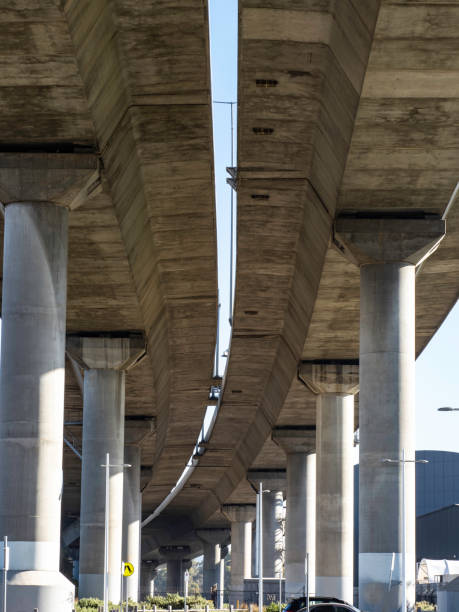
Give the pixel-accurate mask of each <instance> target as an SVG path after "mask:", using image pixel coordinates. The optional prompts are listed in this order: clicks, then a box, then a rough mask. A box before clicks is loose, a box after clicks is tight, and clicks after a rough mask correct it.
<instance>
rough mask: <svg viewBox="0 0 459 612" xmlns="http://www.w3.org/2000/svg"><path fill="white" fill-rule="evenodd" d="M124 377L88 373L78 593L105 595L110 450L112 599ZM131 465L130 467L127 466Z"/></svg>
mask: <svg viewBox="0 0 459 612" xmlns="http://www.w3.org/2000/svg"><path fill="white" fill-rule="evenodd" d="M124 378H125V373H124V372H122V371H117V370H109V369H97V370H96V369H94V370H87V371H86V372H85V376H84V407H83V460H82V472H81V483H82V484H81V514H80V566H79V567H80V584H79V595H80V597H99V598H100V599H102V598H103V585H104V541H105V532H104V525H105V469H104V468H102V467H101V466H102V465H103V464H105V462H106V460H105V455H106V453H109V454H110V465H114V466H119V467H112V468H110V493H109V495H110V518H109V521H110V522H109V561H108V572H109V599H110V601H112V602H113V603H118V602H119V600H120V588H121V569H120V568H121V546H122V533H123V472H124V468H123V467H122V465H123V463H124ZM126 469H129V468H126Z"/></svg>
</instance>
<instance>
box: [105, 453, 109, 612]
mask: <svg viewBox="0 0 459 612" xmlns="http://www.w3.org/2000/svg"><path fill="white" fill-rule="evenodd" d="M109 520H110V455H109V453H107V454H106V455H105V525H104V528H105V542H104V612H108V524H109Z"/></svg>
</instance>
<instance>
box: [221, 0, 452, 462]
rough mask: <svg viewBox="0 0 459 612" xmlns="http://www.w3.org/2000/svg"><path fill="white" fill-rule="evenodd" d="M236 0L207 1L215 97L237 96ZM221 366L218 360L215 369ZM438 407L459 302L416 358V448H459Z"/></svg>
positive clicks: (224, 119) (446, 392)
mask: <svg viewBox="0 0 459 612" xmlns="http://www.w3.org/2000/svg"><path fill="white" fill-rule="evenodd" d="M237 4H238V3H237V0H209V13H210V28H211V32H210V42H211V63H212V92H213V99H214V100H221V101H228V102H229V101H235V100H236V99H237V97H236V96H237ZM213 110H214V116H213V118H214V144H215V179H216V201H217V231H218V250H219V284H220V301H221V303H222V309H221V313H222V316H221V322H222V326H221V335H220V338H221V342H220V347H221V350H220V353H222V352H223V351H224V350H225V348H227V346H228V343H229V335H230V329H229V325H228V324H227V321H228V314H229V313H228V304H229V280H228V279H229V251H230V239H229V233H230V232H229V228H230V188H229V186H228V185H226V182H225V180H226V176H227V175H226V171H225V168H226V166H229V165H230V160H231V138H230V108H229V106H226V105H219V104H214V105H213ZM235 118H236V115H235ZM235 144H236V138H235ZM445 205H446V203H445ZM456 205H458V204H456ZM224 365H225V360H224V359H221V363H220V371H222V370H223V367H224ZM438 406H455V407H458V408H459V305H456V307H455V308H454V309H453V310H452V311H451V313H450V315H449V316H448V317H447V319H446V320H445V322H444V324H443V325H442V327H441V328H440V330H439V331H438V332H437V334H435V336H434V337H433V339H432V340H431V342H430V343H429V345H428V346H427V348H426V349H425V350H424V352H423V353H422V355H421V356H420V357H419V359H418V360H417V362H416V448H418V449H435V450H450V451H459V412H458V413H454V412H453V413H441V412H440V413H439V412H437V411H436V408H437V407H438Z"/></svg>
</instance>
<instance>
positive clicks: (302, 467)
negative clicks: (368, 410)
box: [273, 426, 316, 598]
mask: <svg viewBox="0 0 459 612" xmlns="http://www.w3.org/2000/svg"><path fill="white" fill-rule="evenodd" d="M273 440H274V441H275V442H276V443H277V444H279V445H280V446H281V447H282V448H283V450H284V451H285V453H286V454H287V507H286V520H285V523H286V524H285V589H286V590H285V594H286V595H285V596H286V598H289V597H298V596H299V595H303V594H304V592H305V588H306V584H305V583H306V580H305V558H306V554H308V557H309V592H310V593H313V592H314V581H315V545H316V543H315V531H316V456H315V454H314V449H315V427H314V426H313V427H305V428H304V429H300V428H299V429H293V428H291V429H290V428H289V429H282V428H277V429H275V430H274V431H273Z"/></svg>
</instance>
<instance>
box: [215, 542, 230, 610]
mask: <svg viewBox="0 0 459 612" xmlns="http://www.w3.org/2000/svg"><path fill="white" fill-rule="evenodd" d="M228 550H229V549H228V546H221V547H220V566H219V575H220V578H219V582H218V584H219V589H218V596H217V608H218V609H219V610H222V609H223V604H224V603H226V602H225V557H226V555H227V554H228Z"/></svg>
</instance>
